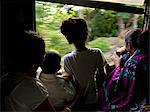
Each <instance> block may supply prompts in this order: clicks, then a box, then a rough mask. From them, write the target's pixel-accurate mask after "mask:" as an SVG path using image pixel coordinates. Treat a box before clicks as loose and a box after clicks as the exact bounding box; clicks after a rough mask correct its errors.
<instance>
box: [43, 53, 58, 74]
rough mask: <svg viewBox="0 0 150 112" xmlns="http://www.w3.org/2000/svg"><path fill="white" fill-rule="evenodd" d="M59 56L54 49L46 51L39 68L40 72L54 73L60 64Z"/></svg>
mask: <svg viewBox="0 0 150 112" xmlns="http://www.w3.org/2000/svg"><path fill="white" fill-rule="evenodd" d="M60 61H61V57H60V55H59V54H58V53H57V52H55V51H47V52H46V54H45V56H44V59H43V62H42V65H41V68H42V72H43V73H45V74H55V73H56V72H57V71H58V70H59V69H60V67H61V65H60Z"/></svg>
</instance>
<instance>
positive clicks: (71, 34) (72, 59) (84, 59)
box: [61, 18, 106, 110]
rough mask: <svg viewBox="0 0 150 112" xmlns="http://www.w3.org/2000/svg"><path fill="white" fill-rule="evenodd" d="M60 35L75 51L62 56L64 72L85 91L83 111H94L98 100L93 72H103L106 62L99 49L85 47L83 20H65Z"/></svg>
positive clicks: (84, 24) (85, 34)
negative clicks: (100, 70)
mask: <svg viewBox="0 0 150 112" xmlns="http://www.w3.org/2000/svg"><path fill="white" fill-rule="evenodd" d="M61 33H62V34H63V35H64V36H65V37H66V39H67V40H68V42H69V44H74V46H75V48H76V49H75V51H72V52H71V53H69V54H67V55H65V56H64V70H65V72H67V73H68V74H70V75H72V76H73V78H74V79H75V82H76V83H78V84H79V87H80V88H82V89H84V90H85V91H84V93H85V94H86V96H84V97H85V101H84V104H85V105H86V107H85V109H87V110H88V109H94V108H95V107H96V103H97V100H98V99H97V96H96V87H95V72H96V70H97V69H98V68H100V69H102V70H103V67H104V65H105V64H106V60H105V59H104V56H103V54H102V52H101V50H100V49H96V48H95V49H94V48H87V47H86V46H85V42H86V39H87V35H88V29H87V25H86V22H85V21H84V20H83V19H71V18H69V19H68V20H65V21H64V22H63V23H62V26H61ZM84 93H83V94H84ZM79 103H80V102H79Z"/></svg>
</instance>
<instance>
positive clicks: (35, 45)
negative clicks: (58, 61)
mask: <svg viewBox="0 0 150 112" xmlns="http://www.w3.org/2000/svg"><path fill="white" fill-rule="evenodd" d="M19 36H20V38H18V43H17V45H15V47H14V46H12V47H14V54H13V57H12V62H10V64H9V65H8V66H9V67H10V69H11V70H15V71H24V72H27V71H29V70H31V69H32V68H33V66H35V69H37V67H38V66H39V65H40V64H41V62H42V60H43V57H44V54H45V43H44V40H43V39H42V37H41V36H40V35H38V34H37V33H36V32H34V31H24V32H22V33H21V34H19Z"/></svg>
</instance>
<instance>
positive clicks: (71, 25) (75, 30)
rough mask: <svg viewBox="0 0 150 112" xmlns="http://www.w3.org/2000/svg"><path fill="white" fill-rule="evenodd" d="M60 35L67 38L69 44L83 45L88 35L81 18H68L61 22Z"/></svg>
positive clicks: (85, 25)
mask: <svg viewBox="0 0 150 112" xmlns="http://www.w3.org/2000/svg"><path fill="white" fill-rule="evenodd" d="M61 33H62V34H63V35H64V36H65V37H66V38H67V40H68V42H69V44H72V43H78V42H79V43H83V42H85V41H86V39H87V35H88V28H87V24H86V22H85V20H83V19H81V18H74V19H72V18H69V19H67V20H65V21H63V22H62V25H61Z"/></svg>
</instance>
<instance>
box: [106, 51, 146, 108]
mask: <svg viewBox="0 0 150 112" xmlns="http://www.w3.org/2000/svg"><path fill="white" fill-rule="evenodd" d="M128 56H129V55H128V54H127V55H126V56H124V57H125V58H124V61H123V62H122V65H123V66H119V67H117V68H115V69H114V70H113V71H112V72H111V74H110V75H109V77H108V80H107V81H106V91H105V92H106V99H107V103H108V105H107V106H106V107H107V108H108V110H109V109H110V110H113V109H115V110H128V109H129V108H130V107H131V106H132V104H134V103H135V102H136V103H138V101H141V100H143V99H144V97H145V93H146V90H145V87H144V86H146V77H147V76H146V75H148V72H147V71H148V60H147V59H148V58H147V56H145V55H144V54H143V53H142V51H141V50H139V49H138V50H136V51H135V52H134V54H133V55H132V56H130V58H128ZM135 97H136V98H135ZM106 107H105V108H106Z"/></svg>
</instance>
